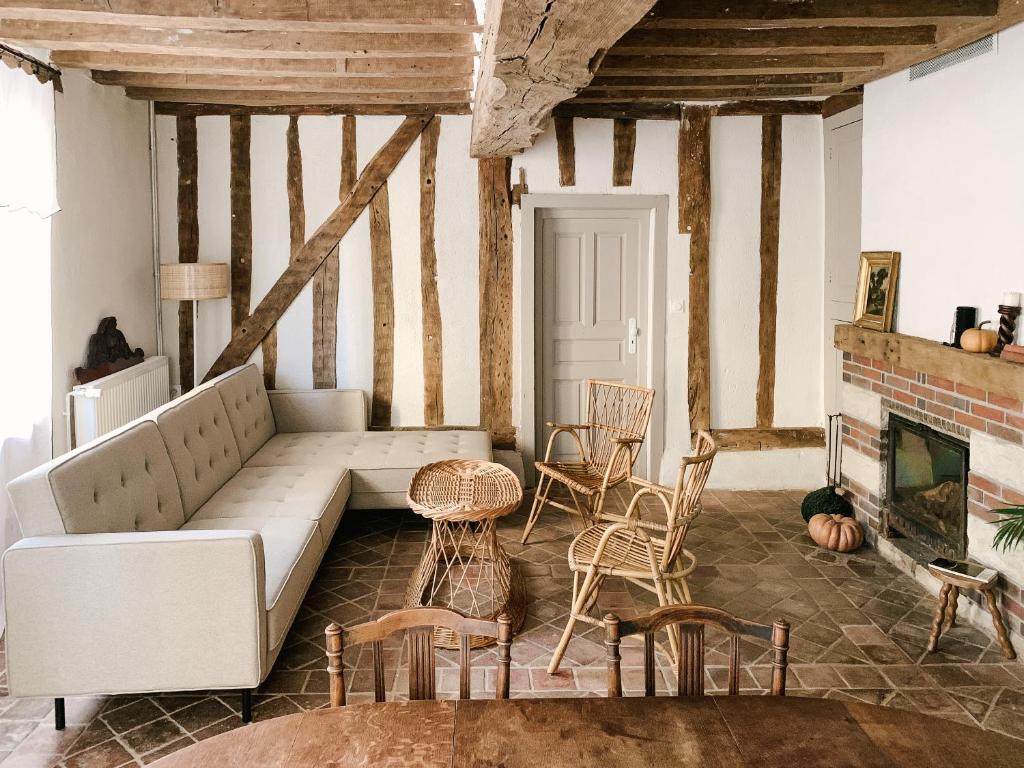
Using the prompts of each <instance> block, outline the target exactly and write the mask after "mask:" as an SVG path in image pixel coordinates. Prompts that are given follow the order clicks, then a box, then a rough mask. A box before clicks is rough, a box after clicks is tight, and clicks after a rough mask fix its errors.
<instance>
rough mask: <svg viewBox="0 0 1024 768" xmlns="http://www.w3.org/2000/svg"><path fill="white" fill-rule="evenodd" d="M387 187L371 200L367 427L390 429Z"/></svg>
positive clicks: (390, 284) (391, 332) (391, 318)
mask: <svg viewBox="0 0 1024 768" xmlns="http://www.w3.org/2000/svg"><path fill="white" fill-rule="evenodd" d="M389 206H390V203H389V202H388V183H387V182H386V181H385V182H384V183H383V184H381V186H380V189H379V190H377V194H375V195H374V196H373V199H372V200H370V265H371V280H372V284H373V285H372V290H373V400H372V404H371V407H370V424H372V425H373V426H375V427H390V426H391V398H392V396H393V393H394V365H395V363H394V354H395V296H394V279H393V276H392V261H391V213H390V208H389Z"/></svg>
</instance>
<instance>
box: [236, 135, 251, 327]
mask: <svg viewBox="0 0 1024 768" xmlns="http://www.w3.org/2000/svg"><path fill="white" fill-rule="evenodd" d="M251 138H252V118H251V117H249V115H232V116H231V330H232V331H234V330H235V329H236V328H237V327H238V326H239V325H241V324H242V323H243V322H245V319H246V318H247V317H249V303H250V301H251V291H252V155H251V147H250V145H251Z"/></svg>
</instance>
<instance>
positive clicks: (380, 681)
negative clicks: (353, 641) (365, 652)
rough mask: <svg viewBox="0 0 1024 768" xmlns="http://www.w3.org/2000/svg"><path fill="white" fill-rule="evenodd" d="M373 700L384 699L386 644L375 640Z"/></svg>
mask: <svg viewBox="0 0 1024 768" xmlns="http://www.w3.org/2000/svg"><path fill="white" fill-rule="evenodd" d="M372 647H373V700H374V701H384V699H385V695H384V644H383V643H382V642H381V641H380V640H374V641H373V646H372Z"/></svg>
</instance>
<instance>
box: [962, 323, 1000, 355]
mask: <svg viewBox="0 0 1024 768" xmlns="http://www.w3.org/2000/svg"><path fill="white" fill-rule="evenodd" d="M985 322H986V323H987V322H988V321H987V320H986V321H985ZM981 325H985V323H982V324H981ZM981 325H979V326H978V327H977V328H968V329H967V330H966V331H964V332H963V333H962V334H961V335H960V348H961V349H963V350H964V351H965V352H991V351H992V350H993V349H995V348H996V344H997V343H998V341H999V334H998V333H996V332H995V331H994V330H992V329H991V328H982V327H981Z"/></svg>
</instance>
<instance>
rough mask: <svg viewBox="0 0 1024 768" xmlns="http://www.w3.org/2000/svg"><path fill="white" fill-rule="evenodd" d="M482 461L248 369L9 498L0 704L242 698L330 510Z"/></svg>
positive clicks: (445, 434)
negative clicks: (197, 694) (427, 467)
mask: <svg viewBox="0 0 1024 768" xmlns="http://www.w3.org/2000/svg"><path fill="white" fill-rule="evenodd" d="M446 458H477V459H490V458H491V446H490V439H489V437H488V435H487V433H486V432H477V431H408V432H370V431H367V414H366V399H365V396H364V394H363V393H362V392H361V391H353V390H315V391H276V392H269V393H268V392H267V391H266V390H265V389H264V387H263V379H262V376H261V374H260V372H259V370H258V369H257V368H256V367H255V366H252V365H248V366H243V367H241V368H237V369H235V370H233V371H229V372H228V373H226V374H224V375H223V376H221V377H219V378H217V379H214V380H213V381H211V382H209V383H207V384H205V385H203V386H201V387H198V388H196V389H195V390H193V391H192V392H190V393H189V394H188V395H186V396H184V397H182V398H179V399H177V400H175V401H173V402H171V403H169V404H168V405H166V406H164V407H162V408H160V409H158V410H156V411H154V412H152V413H150V414H148V415H146V416H145V417H143V418H142V419H139V420H137V421H135V422H133V423H132V424H129V425H127V426H126V427H124V428H122V429H120V430H118V431H117V432H115V433H113V434H111V435H108V436H105V437H103V438H101V439H100V440H97V441H95V442H93V443H90V444H89V445H86V446H83V447H81V448H79V449H77V450H75V451H73V452H71V453H68V454H66V455H64V456H61V457H59V458H57V459H55V460H54V461H51V462H50V463H48V464H45V465H43V466H42V467H39V468H38V469H36V470H34V471H32V472H30V473H28V474H26V475H23V476H22V477H20V478H18V479H17V480H15V481H13V482H12V483H11V484H10V485H9V486H8V490H9V492H10V495H11V498H12V500H13V502H14V508H15V512H16V514H17V517H18V521H19V523H20V524H21V528H22V533H23V534H24V536H25V537H26V538H24V539H22V540H21V541H19V542H18V543H17V544H15V545H14V546H13V547H11V548H10V549H9V550H8V551H7V552H6V554H5V555H4V558H3V573H4V593H5V599H6V617H7V631H6V637H7V665H8V683H9V687H10V693H11V695H12V696H52V697H55V698H58V725H61V723H60V720H61V712H62V709H63V701H62V697H64V696H68V695H76V694H100V693H140V692H148V691H187V690H199V689H242V690H243V691H244V692H245V694H244V696H243V715H244V716H248V714H249V712H248V702H249V701H250V699H249V697H248V693H247V692H248V691H249V690H251V689H252V688H255V687H256V686H257V685H259V684H260V683H261V682H262V681H263V680H264V679H265V678H266V676H267V674H268V673H269V672H270V669H271V667H272V665H273V663H274V660H275V659H276V658H277V655H278V653H280V651H281V649H282V646H283V644H284V641H285V637H286V636H287V633H288V629H289V628H290V626H291V624H292V621H293V620H294V618H295V615H296V613H297V611H298V609H299V606H300V604H301V602H302V599H303V597H304V596H305V594H306V591H307V589H308V588H309V585H310V582H311V581H312V579H313V576H314V574H315V573H316V570H317V567H318V566H319V564H320V561H321V560H322V558H323V556H324V553H325V551H326V550H327V547H328V545H329V544H330V542H331V538H332V536H333V535H334V532H335V530H336V529H337V527H338V523H339V521H340V520H341V516H342V513H343V511H344V510H345V508H346V506H350V507H353V508H361V509H372V508H394V507H401V506H405V503H406V502H405V490H406V488H407V487H408V485H409V480H410V479H411V477H412V474H413V473H414V472H415V470H416V469H417V468H418V467H420V466H421V465H423V464H426V463H428V462H431V461H437V460H441V459H446Z"/></svg>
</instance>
